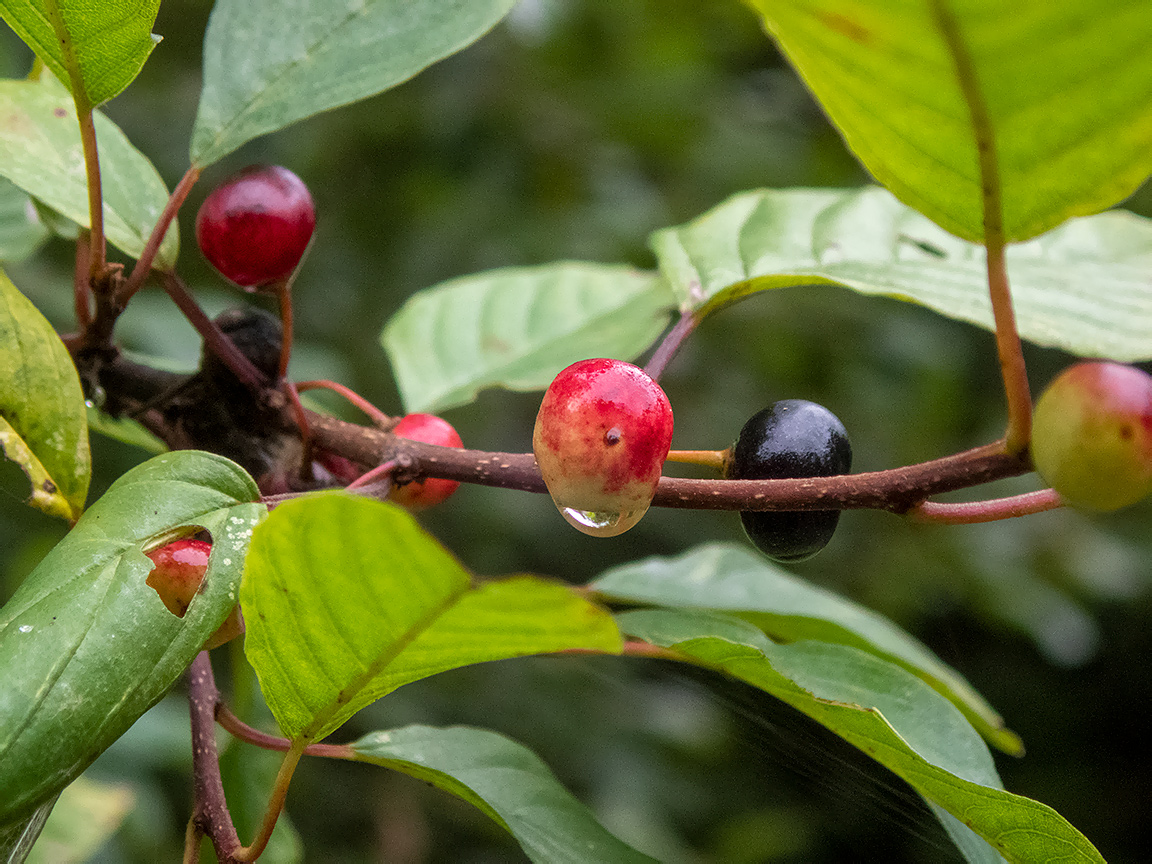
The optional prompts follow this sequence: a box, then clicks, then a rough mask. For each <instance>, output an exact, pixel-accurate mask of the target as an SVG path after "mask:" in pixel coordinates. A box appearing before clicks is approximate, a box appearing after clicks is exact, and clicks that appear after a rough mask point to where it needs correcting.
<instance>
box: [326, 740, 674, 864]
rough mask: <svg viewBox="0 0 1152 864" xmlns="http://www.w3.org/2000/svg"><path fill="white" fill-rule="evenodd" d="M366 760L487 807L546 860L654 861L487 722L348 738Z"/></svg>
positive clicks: (534, 856)
mask: <svg viewBox="0 0 1152 864" xmlns="http://www.w3.org/2000/svg"><path fill="white" fill-rule="evenodd" d="M349 746H350V747H351V748H352V750H353V751H354V752H355V753H356V759H357V760H358V761H361V762H371V763H372V764H374V765H382V766H384V767H386V768H392V769H395V770H397V771H402V772H403V773H405V774H409V775H411V776H413V777H416V778H417V779H419V780H423V781H424V782H426V783H430V784H432V785H433V786H436V787H438V788H440V789H443V790H444V791H446V792H450V793H451V794H453V795H456V796H457V797H459V798H462V799H464V800H465V801H467V802H468V803H469V804H472V805H474V806H476V807H478V808H480V809H481V810H483V811H484V812H485V813H486V814H487V815H488V816H490V817H491V818H492V819H494V820H496V821H497V822H499V823H500V824H501V825H502V826H503V827H504V828H506V829H508V831H509V832H510V833H511V834H512V835H513V836H514V837H515V838H516V840H517V841H518V842H519V843H520V846H521V847H522V848H523V849H524V852H525V853H527V855H528V857H529V859H530V860H532V861H539V862H541V864H563V862H570V864H586V862H590V861H595V862H597V864H615V862H642V861H654V860H655V859H653V858H649V857H648V856H647V855H643V854H641V853H640V852H637V851H636V850H635V849H633V848H632V847H630V846H628V845H626V844H624V843H622V842H621V841H620V840H617V839H616V838H615V837H613V836H612V835H611V834H609V833H608V832H607V831H606V830H604V828H603V826H601V825H600V823H599V822H597V821H596V819H595V817H594V816H593V815H592V814H591V813H590V812H589V811H588V809H587V808H586V807H585V806H584V805H583V804H581V803H580V802H579V801H577V800H576V799H575V798H573V797H572V794H571V793H570V792H568V790H567V789H565V788H564V787H563V786H561V785H560V783H559V782H557V780H556V778H555V776H554V775H553V774H552V772H551V771H549V770H548V766H547V765H545V764H544V763H543V762H542V761H541V760H540V758H539V757H538V756H537V755H536V754H534V753H533V752H532V751H530V750H528V749H527V748H526V747H524V746H522V745H520V744H517V743H516V742H515V741H511V740H509V739H508V738H505V737H504V736H503V735H497V734H496V733H495V732H488V731H486V730H483V729H470V728H467V727H463V726H454V727H451V728H447V729H434V728H432V727H430V726H407V727H405V728H403V729H394V730H392V731H389V732H372V733H370V734H368V735H365V736H364V737H363V738H361V739H359V740H358V741H354V742H353V743H352V744H351V745H349Z"/></svg>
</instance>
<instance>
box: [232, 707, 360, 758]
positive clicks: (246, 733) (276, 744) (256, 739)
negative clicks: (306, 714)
mask: <svg viewBox="0 0 1152 864" xmlns="http://www.w3.org/2000/svg"><path fill="white" fill-rule="evenodd" d="M216 722H217V723H219V724H220V726H221V727H222V728H224V729H226V730H228V733H229V734H230V735H232V736H233V737H234V738H238V739H239V740H241V741H246V742H247V743H249V744H254V745H256V746H257V747H262V748H264V749H265V750H278V751H280V752H282V753H286V752H288V750H289V749H290V748H291V747H292V742H291V741H289V740H288V739H287V738H280V737H279V736H276V735H269V734H268V733H267V732H261V731H260V730H259V729H253V728H252V727H251V726H249V725H248V724H247V723H245V722H244V721H243V720H241V719H240V718H239V717H237V716H236V715H235V714H234V713H232V710H231V709H230V708H229V707H228V706H227V705H225V704H224V703H223V702H217V703H216ZM304 755H305V756H324V757H327V758H329V759H351V758H353V751H352V748H351V747H349V746H348V745H347V744H309V745H308V746H307V747H305V748H304Z"/></svg>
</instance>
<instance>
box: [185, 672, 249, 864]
mask: <svg viewBox="0 0 1152 864" xmlns="http://www.w3.org/2000/svg"><path fill="white" fill-rule="evenodd" d="M219 700H220V691H218V690H217V689H216V679H215V677H214V676H213V674H212V661H211V659H210V658H209V656H208V652H207V651H201V652H200V653H199V654H197V655H196V659H195V660H193V661H192V665H191V667H190V668H189V670H188V709H189V714H190V716H191V720H192V774H193V782H194V793H193V794H194V801H195V803H194V806H193V810H192V822H193V823H194V824H195V825H196V828H197V829H198V830H199V831H201V832H203V833H204V834H207V835H208V837H209V838H210V839H211V841H212V846H213V848H214V849H215V850H216V857H217V858H219V859H220V862H221V864H231V862H234V861H235V860H236V859H235V857H234V855H233V853H234V852H235V851H236V850H237V849H238V848H240V838H239V837H238V836H237V834H236V826H235V825H233V824H232V816H231V814H229V812H228V804H227V802H226V801H225V799H224V783H223V780H222V779H221V777H220V758H219V756H218V755H217V752H216V736H215V734H214V733H215V729H216V724H215V722H214V714H215V709H216V704H217V702H218V701H219Z"/></svg>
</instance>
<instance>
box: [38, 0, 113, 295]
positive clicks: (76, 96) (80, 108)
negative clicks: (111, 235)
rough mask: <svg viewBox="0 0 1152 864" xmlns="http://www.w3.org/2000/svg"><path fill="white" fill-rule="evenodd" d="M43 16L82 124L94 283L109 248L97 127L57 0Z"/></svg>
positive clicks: (47, 3) (46, 4)
mask: <svg viewBox="0 0 1152 864" xmlns="http://www.w3.org/2000/svg"><path fill="white" fill-rule="evenodd" d="M44 17H45V18H47V19H48V23H49V24H50V25H51V26H52V31H53V32H54V33H55V35H56V39H57V41H58V42H59V43H60V51H61V54H62V55H63V60H64V68H65V69H66V70H67V71H68V88H69V89H70V90H71V91H72V101H73V103H75V105H76V120H77V122H78V123H79V124H80V146H81V147H82V148H83V150H84V171H85V173H86V174H87V178H88V223H89V229H90V233H89V235H88V255H89V258H88V277H89V279H90V281H92V282H93V283H95V282H98V281H99V280H100V279H101V277H103V275H104V265H105V264H106V263H107V259H106V258H105V253H106V245H105V242H104V195H103V192H102V191H101V183H100V156H99V152H98V150H97V147H96V125H95V123H94V121H93V117H92V109H93V105H92V101H91V100H90V99H89V98H88V91H87V89H85V87H84V78H83V76H82V75H81V74H80V61H79V59H78V58H77V57H76V46H75V45H74V44H73V43H72V34H71V33H69V32H68V26H67V25H66V24H65V23H64V15H63V14H62V13H61V11H60V4H59V2H58V0H45V2H44Z"/></svg>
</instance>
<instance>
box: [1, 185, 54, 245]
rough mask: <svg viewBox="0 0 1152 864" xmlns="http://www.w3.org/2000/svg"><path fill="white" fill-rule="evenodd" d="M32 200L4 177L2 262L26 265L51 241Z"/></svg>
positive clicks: (2, 191) (2, 196) (2, 193)
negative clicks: (26, 259)
mask: <svg viewBox="0 0 1152 864" xmlns="http://www.w3.org/2000/svg"><path fill="white" fill-rule="evenodd" d="M48 233H49V232H48V229H47V228H46V227H45V226H44V223H43V222H41V221H40V217H39V215H38V214H37V213H36V207H35V205H34V204H33V203H32V199H31V198H30V197H29V196H28V195H27V194H25V193H24V192H23V191H22V190H21V189H20V188H19V187H17V186H15V185H13V184H12V182H11V181H9V180H5V179H3V178H2V177H0V261H23V260H24V259H25V258H27V257H28V256H29V255H31V254H32V253H33V252H35V251H36V250H37V249H39V248H40V246H41V245H42V244H43V243H44V241H45V240H47V239H48Z"/></svg>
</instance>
